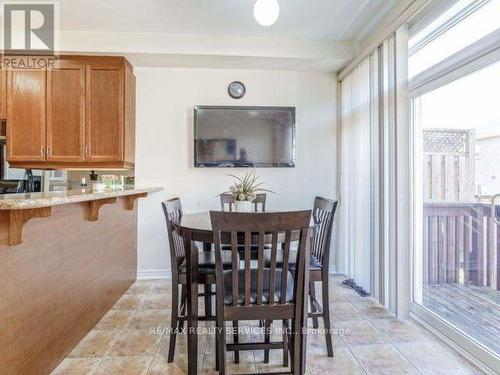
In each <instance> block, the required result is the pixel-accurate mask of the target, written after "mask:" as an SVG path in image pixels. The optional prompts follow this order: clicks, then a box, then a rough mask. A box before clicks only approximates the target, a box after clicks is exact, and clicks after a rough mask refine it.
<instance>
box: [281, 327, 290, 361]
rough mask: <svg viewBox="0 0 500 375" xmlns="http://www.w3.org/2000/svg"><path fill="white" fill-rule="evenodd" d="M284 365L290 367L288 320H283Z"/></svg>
mask: <svg viewBox="0 0 500 375" xmlns="http://www.w3.org/2000/svg"><path fill="white" fill-rule="evenodd" d="M282 324H283V367H288V350H289V347H288V321H287V320H283V323H282Z"/></svg>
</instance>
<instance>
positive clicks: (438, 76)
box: [408, 30, 500, 374]
mask: <svg viewBox="0 0 500 375" xmlns="http://www.w3.org/2000/svg"><path fill="white" fill-rule="evenodd" d="M498 61H500V30H499V31H497V32H494V33H492V34H489V35H487V36H486V37H484V38H482V39H480V40H479V41H477V42H475V43H473V44H472V45H470V46H468V47H467V48H465V49H464V50H462V51H459V52H457V53H455V54H454V55H451V56H449V57H448V58H447V59H445V60H443V61H442V62H440V63H438V64H436V65H434V66H433V67H431V68H429V69H428V70H426V71H424V72H422V73H420V74H418V75H417V76H415V77H414V78H413V79H412V80H411V81H410V87H409V89H410V90H409V93H410V99H411V101H410V105H411V106H410V110H411V114H412V116H411V121H410V139H411V142H410V148H409V152H410V154H409V156H410V158H409V165H408V166H409V170H410V171H411V173H410V186H411V190H410V191H411V193H410V202H411V203H410V211H411V230H410V239H411V247H410V249H411V257H410V264H411V267H410V269H411V293H410V296H409V297H410V317H412V318H413V319H415V320H417V321H418V322H420V323H422V324H423V325H424V326H426V328H428V329H429V330H430V331H431V332H433V333H434V334H436V335H437V336H438V337H440V338H442V339H443V340H444V341H445V342H447V343H448V344H449V345H450V346H452V347H453V348H454V349H456V350H457V351H458V352H460V353H461V354H462V355H463V356H464V357H466V358H467V359H468V360H469V361H471V362H472V363H474V364H475V365H476V366H477V367H479V368H480V369H481V370H482V371H484V372H485V373H488V374H498V373H500V356H499V355H497V354H496V353H494V352H493V351H492V350H490V349H489V348H487V347H485V346H483V345H481V344H480V343H478V342H476V341H475V340H474V339H472V338H471V337H469V336H468V335H467V334H465V333H463V332H461V331H460V330H459V329H458V328H456V327H454V326H453V325H451V324H450V323H448V322H446V321H445V320H444V319H443V318H441V317H440V316H438V315H437V314H435V313H434V312H432V311H431V310H429V309H427V308H425V307H424V306H422V305H419V304H417V303H416V302H415V300H416V299H417V298H418V297H419V295H418V290H417V282H416V278H417V277H419V275H418V274H417V272H416V271H415V269H416V267H417V264H418V262H419V261H420V258H419V254H418V252H421V247H420V249H419V248H418V247H417V246H422V241H421V240H418V238H419V236H420V235H421V234H422V232H421V224H420V223H419V220H418V219H417V218H418V217H421V216H418V215H421V212H422V204H423V200H422V194H421V193H422V192H421V188H420V187H419V182H420V181H421V176H420V175H418V176H417V173H421V170H420V167H418V165H419V162H420V161H419V160H417V156H418V155H417V152H419V150H418V145H417V144H418V141H419V139H418V137H419V134H418V131H419V130H420V129H419V128H418V125H417V119H416V117H417V116H418V110H417V109H418V108H416V107H417V106H418V98H419V97H421V96H422V95H424V94H426V93H428V92H431V91H433V90H436V89H438V88H440V87H442V86H445V85H447V84H448V83H451V82H453V81H456V80H458V79H460V78H462V77H465V76H467V75H470V74H472V73H474V72H475V71H478V70H480V69H482V68H485V67H487V66H489V65H492V64H494V63H496V62H498Z"/></svg>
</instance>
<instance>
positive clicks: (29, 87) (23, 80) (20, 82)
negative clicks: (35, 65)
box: [7, 69, 47, 162]
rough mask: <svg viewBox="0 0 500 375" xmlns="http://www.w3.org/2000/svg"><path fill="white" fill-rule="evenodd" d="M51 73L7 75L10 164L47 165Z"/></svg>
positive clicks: (13, 72) (31, 71)
mask: <svg viewBox="0 0 500 375" xmlns="http://www.w3.org/2000/svg"><path fill="white" fill-rule="evenodd" d="M46 83H47V71H46V70H44V69H40V70H11V69H9V70H8V71H7V160H8V161H9V162H25V161H30V162H31V161H44V160H45V131H46Z"/></svg>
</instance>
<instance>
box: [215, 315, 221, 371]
mask: <svg viewBox="0 0 500 375" xmlns="http://www.w3.org/2000/svg"><path fill="white" fill-rule="evenodd" d="M217 328H218V327H217V322H215V371H219V350H220V348H219V334H218V333H217Z"/></svg>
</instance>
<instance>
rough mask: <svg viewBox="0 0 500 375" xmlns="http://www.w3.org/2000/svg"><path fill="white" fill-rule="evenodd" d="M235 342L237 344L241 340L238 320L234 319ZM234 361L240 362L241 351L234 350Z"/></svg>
mask: <svg viewBox="0 0 500 375" xmlns="http://www.w3.org/2000/svg"><path fill="white" fill-rule="evenodd" d="M233 342H234V343H235V344H237V343H238V342H239V337H238V321H237V320H233ZM234 363H240V352H239V351H238V350H235V352H234Z"/></svg>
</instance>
